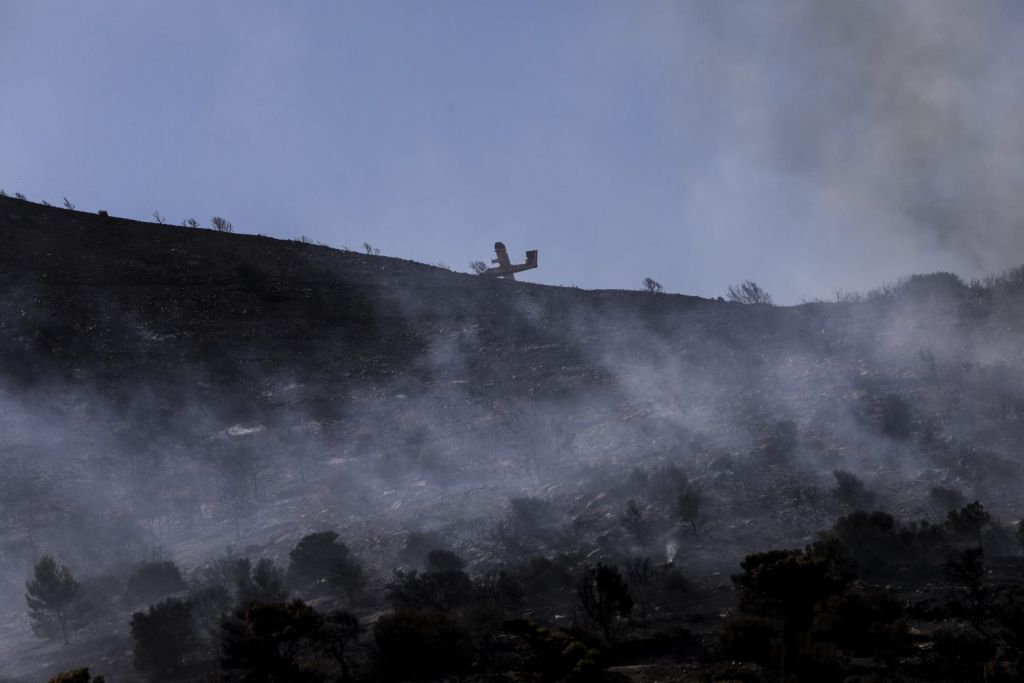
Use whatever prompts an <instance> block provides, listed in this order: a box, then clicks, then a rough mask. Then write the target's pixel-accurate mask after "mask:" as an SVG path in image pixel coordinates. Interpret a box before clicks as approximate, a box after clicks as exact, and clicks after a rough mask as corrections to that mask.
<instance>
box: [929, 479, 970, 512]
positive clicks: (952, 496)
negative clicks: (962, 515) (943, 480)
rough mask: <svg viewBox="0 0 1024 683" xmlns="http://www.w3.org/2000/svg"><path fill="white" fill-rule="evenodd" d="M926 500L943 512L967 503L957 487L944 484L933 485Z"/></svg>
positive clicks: (956, 508)
mask: <svg viewBox="0 0 1024 683" xmlns="http://www.w3.org/2000/svg"><path fill="white" fill-rule="evenodd" d="M928 501H929V502H930V503H931V504H932V506H934V507H935V509H937V510H939V511H941V512H942V513H943V514H947V513H949V512H950V511H952V510H958V509H960V508H962V507H963V506H964V505H966V504H967V499H966V498H964V494H962V493H960V491H959V490H957V489H953V488H947V487H945V486H933V487H932V489H931V491H929V492H928Z"/></svg>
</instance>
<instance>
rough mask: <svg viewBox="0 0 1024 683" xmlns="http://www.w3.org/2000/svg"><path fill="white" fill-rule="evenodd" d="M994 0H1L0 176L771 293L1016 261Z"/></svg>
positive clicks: (1013, 50) (606, 277) (571, 266)
mask: <svg viewBox="0 0 1024 683" xmlns="http://www.w3.org/2000/svg"><path fill="white" fill-rule="evenodd" d="M1019 7H1020V5H1016V4H1014V3H1012V2H1005V3H1003V2H988V3H983V4H975V3H967V2H955V1H953V0H905V1H904V2H901V3H891V2H887V1H884V2H883V1H881V0H879V1H865V2H860V3H816V2H809V1H807V2H804V1H802V0H779V1H778V2H754V1H751V2H739V1H737V2H718V1H716V0H707V1H705V2H699V1H696V0H694V1H688V2H682V1H680V2H635V3H633V2H630V3H627V2H600V1H598V0H585V1H578V2H570V1H555V2H523V1H515V2H512V1H508V2H493V1H486V0H476V1H473V2H454V1H446V2H440V1H437V2H428V1H425V0H416V1H408V2H401V1H393V2H333V1H332V2H328V1H326V0H324V1H315V0H309V1H307V2H295V3H286V2H268V1H264V0H247V1H246V2H241V1H238V2H229V1H227V0H224V1H210V0H195V1H194V0H175V1H174V2H156V1H148V0H132V1H119V2H114V1H111V0H91V1H90V2H81V1H72V0H68V1H62V2H57V1H50V0H31V1H29V0H24V1H17V0H0V93H3V94H4V95H3V97H2V98H0V150H2V153H0V187H2V188H4V189H5V190H6V191H7V192H8V193H13V192H14V191H19V192H22V193H24V194H26V195H27V196H28V197H29V198H30V199H35V200H39V199H46V200H48V201H50V202H51V203H54V204H60V203H61V201H62V198H63V197H64V196H67V197H68V198H69V199H71V201H73V202H74V203H75V204H76V205H77V206H78V208H79V209H85V210H96V209H100V208H105V209H107V210H108V211H110V213H111V214H114V215H121V216H126V217H131V218H138V219H143V220H151V214H152V212H153V211H154V210H156V211H159V212H160V213H161V214H163V215H164V216H166V217H167V218H168V219H169V220H170V221H171V222H174V223H180V222H181V220H182V219H185V218H188V217H195V218H196V219H198V220H199V221H200V222H201V223H203V224H208V223H209V219H210V217H211V216H214V215H222V216H224V217H226V218H228V219H229V220H231V221H232V222H233V223H234V225H235V228H236V231H239V232H251V233H262V234H267V235H272V236H276V237H283V238H295V237H298V236H300V235H307V236H309V237H310V238H312V239H314V240H317V241H322V242H325V243H327V244H330V245H334V246H342V245H347V246H349V247H353V248H356V247H360V246H361V245H362V243H363V242H370V243H372V244H374V245H375V246H377V247H379V248H380V249H381V250H382V251H383V252H384V253H386V254H388V255H392V256H399V257H403V258H410V259H414V260H418V261H424V262H430V263H434V262H438V261H443V262H445V263H447V264H448V265H449V266H451V267H453V268H455V269H457V270H466V269H467V266H468V262H469V261H471V260H475V259H482V260H487V259H489V258H490V246H491V244H492V243H493V242H494V241H495V240H502V241H504V242H505V243H506V244H508V246H509V250H510V252H511V253H512V254H513V256H514V257H515V256H520V255H521V254H522V252H523V251H525V250H526V249H534V248H536V249H539V250H540V262H541V267H540V268H539V269H538V270H536V271H533V272H531V273H529V274H524V277H523V279H529V280H532V281H535V282H544V283H550V284H561V285H569V284H574V285H578V286H580V287H584V288H603V287H613V288H626V289H633V288H638V287H639V286H640V281H641V280H642V279H643V278H644V277H646V276H650V277H653V278H655V279H656V280H658V281H660V282H661V283H662V284H663V285H664V286H665V288H666V290H669V291H673V292H683V293H690V294H699V295H703V296H716V295H718V294H721V293H723V292H724V290H725V289H726V287H727V286H728V285H729V284H731V283H735V282H738V281H740V280H743V279H746V278H751V279H754V280H756V281H758V282H759V283H760V284H761V285H762V286H764V287H765V288H766V289H767V290H769V291H770V292H772V293H774V294H775V295H776V298H777V299H778V300H780V301H782V302H785V303H796V302H799V301H800V300H801V299H802V298H803V297H813V296H828V295H829V294H830V293H831V292H832V291H833V290H835V289H847V290H849V289H864V288H867V287H871V286H874V285H877V284H880V283H881V282H882V281H884V280H888V279H892V278H896V277H898V276H900V275H903V274H907V273H911V272H931V271H935V270H955V271H957V272H959V273H961V274H963V275H967V276H976V275H980V274H983V273H986V272H991V271H997V270H1001V269H1003V268H1007V267H1010V266H1013V265H1018V264H1020V263H1024V221H1022V217H1024V211H1022V209H1024V193H1022V192H1021V190H1022V189H1024V188H1022V187H1021V186H1020V185H1021V182H1022V180H1021V179H1022V178H1024V149H1022V143H1024V118H1022V117H1021V116H1020V111H1022V108H1021V105H1022V104H1024V75H1022V74H1021V73H1020V71H1021V70H1020V69H1019V68H1018V65H1019V64H1021V63H1024V59H1022V58H1024V54H1021V53H1022V52H1024V49H1022V48H1021V47H1019V46H1018V44H1019V43H1020V42H1021V41H1019V40H1016V39H1015V37H1014V35H1013V26H1014V25H1015V23H1014V22H1016V25H1019V22H1020V20H1021V19H1022V18H1024V17H1022V11H1021V9H1019Z"/></svg>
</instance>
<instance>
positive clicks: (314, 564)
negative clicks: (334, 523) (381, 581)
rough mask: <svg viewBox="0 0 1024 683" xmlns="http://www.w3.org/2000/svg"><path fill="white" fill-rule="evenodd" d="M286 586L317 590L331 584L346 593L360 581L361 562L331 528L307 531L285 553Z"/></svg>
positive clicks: (356, 587) (314, 592)
mask: <svg viewBox="0 0 1024 683" xmlns="http://www.w3.org/2000/svg"><path fill="white" fill-rule="evenodd" d="M288 558H289V562H288V571H287V574H286V578H287V581H288V585H290V586H292V587H293V588H295V589H296V590H299V591H305V592H309V593H313V594H316V593H320V592H323V591H324V590H325V589H327V588H329V587H331V586H332V585H333V586H336V587H339V588H341V589H342V590H344V591H346V592H347V593H349V594H350V595H351V594H352V593H353V592H354V591H355V590H357V589H358V588H360V587H361V586H362V583H363V579H362V576H363V575H362V565H361V563H360V562H359V561H358V560H357V559H356V558H355V557H354V556H353V555H352V554H351V552H349V549H348V546H347V545H345V544H344V543H342V542H341V541H339V540H338V534H336V533H335V532H333V531H320V532H317V533H313V534H307V535H306V536H303V537H302V538H301V539H299V542H298V543H296V544H295V548H294V549H292V551H291V552H289V553H288Z"/></svg>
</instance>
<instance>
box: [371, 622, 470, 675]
mask: <svg viewBox="0 0 1024 683" xmlns="http://www.w3.org/2000/svg"><path fill="white" fill-rule="evenodd" d="M373 644H374V651H373V659H374V664H375V666H376V669H377V671H378V673H379V674H380V676H381V678H383V679H384V680H386V681H404V680H423V679H433V678H444V677H449V676H458V675H460V674H464V673H466V672H467V671H468V669H469V666H470V663H471V661H472V654H473V653H472V649H471V647H470V639H469V634H468V633H466V631H465V630H463V629H462V628H461V627H459V626H458V625H457V624H456V623H455V622H454V621H452V620H451V619H449V618H448V617H446V616H444V615H443V614H438V613H436V612H396V613H395V614H389V615H386V616H383V617H381V618H380V619H378V620H377V623H376V624H375V625H374V627H373Z"/></svg>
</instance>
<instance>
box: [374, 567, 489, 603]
mask: <svg viewBox="0 0 1024 683" xmlns="http://www.w3.org/2000/svg"><path fill="white" fill-rule="evenodd" d="M387 594H388V600H389V601H390V602H391V604H392V605H393V606H394V607H395V609H399V610H411V611H417V610H419V611H422V610H437V611H438V612H449V611H451V610H453V609H454V608H456V607H458V606H460V605H464V604H466V603H467V602H469V601H470V599H472V597H473V583H472V582H471V581H470V580H469V576H467V575H466V573H465V572H461V571H427V572H423V573H420V572H417V571H416V570H411V571H403V570H401V569H398V570H395V573H394V576H393V578H392V579H391V581H390V582H389V583H388V584H387Z"/></svg>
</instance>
